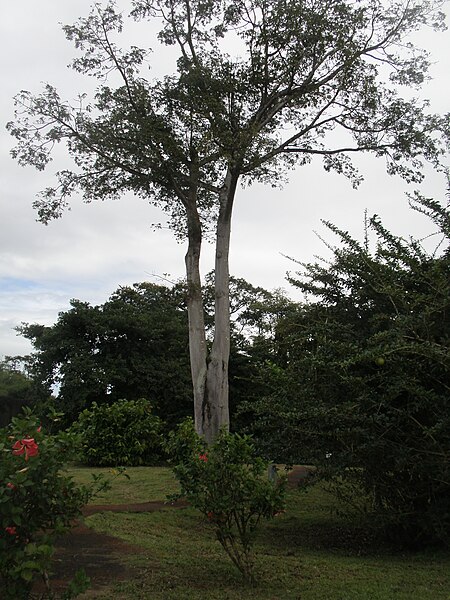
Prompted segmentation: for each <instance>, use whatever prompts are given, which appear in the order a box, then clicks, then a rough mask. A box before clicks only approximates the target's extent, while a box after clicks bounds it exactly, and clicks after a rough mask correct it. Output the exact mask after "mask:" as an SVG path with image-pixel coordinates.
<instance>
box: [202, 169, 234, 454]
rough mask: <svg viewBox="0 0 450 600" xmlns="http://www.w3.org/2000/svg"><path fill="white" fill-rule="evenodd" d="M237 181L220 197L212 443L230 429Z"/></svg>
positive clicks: (209, 395)
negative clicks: (232, 242) (232, 241)
mask: <svg viewBox="0 0 450 600" xmlns="http://www.w3.org/2000/svg"><path fill="white" fill-rule="evenodd" d="M236 184H237V177H236V176H235V175H233V173H232V171H231V170H228V172H227V175H226V178H225V183H224V185H223V187H222V189H221V191H220V195H219V202H220V206H219V216H218V220H217V231H216V256H215V270H214V275H215V277H214V293H215V307H214V326H215V327H214V340H213V344H212V348H211V353H210V356H209V360H208V372H207V377H206V409H207V410H206V411H205V413H204V430H203V435H204V437H205V439H206V441H207V442H208V443H211V442H213V441H214V439H215V438H216V437H217V435H218V433H219V431H220V429H222V428H225V429H228V428H229V425H230V412H229V404H228V363H229V358H230V285H229V280H230V268H229V253H230V235H231V216H232V209H233V202H234V196H235V193H236Z"/></svg>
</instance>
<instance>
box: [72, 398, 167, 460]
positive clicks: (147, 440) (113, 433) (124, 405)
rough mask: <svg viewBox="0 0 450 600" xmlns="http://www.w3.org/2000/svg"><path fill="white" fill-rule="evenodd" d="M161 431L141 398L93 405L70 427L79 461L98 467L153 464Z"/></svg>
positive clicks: (159, 453) (157, 458)
mask: <svg viewBox="0 0 450 600" xmlns="http://www.w3.org/2000/svg"><path fill="white" fill-rule="evenodd" d="M161 430H162V422H161V420H160V419H159V418H158V417H157V416H155V415H154V414H152V407H151V404H150V402H148V401H147V400H144V399H140V400H118V401H117V402H114V403H113V404H111V405H98V404H97V403H96V402H94V403H93V404H92V406H91V408H90V409H85V410H84V411H83V412H82V413H81V414H80V416H79V417H78V420H77V421H76V422H75V423H74V425H73V427H72V431H74V432H76V433H78V434H79V436H80V441H81V461H82V462H83V463H84V464H87V465H90V466H98V467H101V466H117V465H122V466H138V465H154V464H155V463H157V462H159V461H160V460H161V457H162V447H161V442H162V437H161Z"/></svg>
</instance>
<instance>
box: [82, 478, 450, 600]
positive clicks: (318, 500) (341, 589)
mask: <svg viewBox="0 0 450 600" xmlns="http://www.w3.org/2000/svg"><path fill="white" fill-rule="evenodd" d="M86 471H87V472H86ZM70 472H71V473H72V474H73V475H74V477H75V479H76V480H78V478H80V479H79V481H83V478H86V477H88V472H89V470H86V469H79V468H76V469H74V470H73V471H72V470H70ZM127 472H128V474H129V476H130V480H131V486H132V487H133V488H134V489H135V494H136V497H140V494H141V485H142V483H143V482H146V483H145V485H147V486H148V490H149V496H150V497H151V498H152V499H159V500H164V498H165V496H166V493H169V494H172V493H173V491H174V490H173V484H174V480H173V476H172V475H171V474H170V471H169V469H166V473H167V478H168V480H169V481H170V484H169V487H168V488H167V490H166V491H165V490H164V489H163V488H161V485H160V482H161V476H162V471H161V469H160V468H153V467H147V468H146V467H138V468H129V469H127ZM126 485H127V482H126V481H125V480H123V479H121V478H119V479H118V480H116V481H115V482H113V484H112V488H111V490H110V491H109V492H108V496H109V501H110V502H111V503H112V504H120V503H122V502H124V501H127V498H128V497H130V491H129V489H128V490H127V488H126ZM155 490H158V491H156V492H155ZM155 493H156V495H158V494H159V496H158V497H157V498H156V497H155ZM131 497H134V495H133V493H131ZM102 502H103V501H102ZM343 508H345V504H343V503H342V501H340V500H338V499H336V497H335V496H333V495H332V494H330V493H328V492H327V491H326V490H325V489H324V488H323V486H321V485H317V486H314V487H312V488H307V490H305V488H301V489H300V490H298V489H293V488H291V489H289V490H288V493H287V497H286V512H285V513H283V514H281V515H279V516H277V517H276V518H275V519H273V520H271V521H268V522H266V523H262V524H261V527H260V530H259V533H258V535H257V536H256V539H255V546H254V550H255V575H256V580H257V582H256V585H253V586H249V585H248V584H246V583H245V582H244V581H243V579H242V577H241V576H240V575H239V573H238V571H237V570H236V569H235V567H234V566H233V565H232V563H231V562H230V561H227V560H224V556H223V549H222V547H221V546H220V543H219V542H218V541H217V540H215V539H214V535H213V529H214V525H213V524H211V522H210V521H209V519H208V518H207V516H203V515H201V514H200V513H199V512H198V511H197V510H195V509H193V508H185V509H182V510H174V509H173V508H171V507H170V506H167V508H165V509H164V510H162V511H159V512H153V513H146V514H142V513H140V514H131V513H110V512H104V513H99V514H95V515H93V516H91V517H88V518H87V523H88V524H89V525H90V526H91V527H94V528H95V529H96V530H97V531H103V532H105V533H110V532H111V531H112V530H114V535H117V536H118V537H120V538H121V539H123V540H124V541H126V542H128V543H130V544H133V545H134V546H136V547H138V548H139V549H140V550H139V552H137V551H135V552H133V553H132V554H130V555H128V556H121V557H120V560H123V561H125V562H126V563H127V564H128V565H130V566H133V567H134V568H135V569H136V572H135V576H134V577H133V578H132V579H130V580H128V581H121V582H117V583H111V586H110V587H108V588H107V589H103V590H101V589H98V590H96V591H95V593H94V594H93V595H92V596H91V597H94V598H98V599H99V600H106V599H108V598H112V597H114V598H119V599H120V600H128V599H130V600H131V598H133V599H138V600H139V599H142V600H144V599H146V598H149V597H151V598H154V599H155V600H180V599H181V600H197V599H198V600H200V599H201V598H211V599H213V600H225V599H228V600H234V599H235V600H240V599H241V598H250V599H253V600H297V599H298V598H299V597H301V598H302V599H305V600H344V598H345V599H346V600H347V599H349V600H357V599H358V600H359V599H364V600H369V599H370V600H392V598H396V599H397V598H398V599H399V600H410V599H411V600H424V599H425V598H433V600H434V599H436V600H447V597H448V591H449V589H450V578H449V573H450V569H449V566H450V559H449V556H448V553H445V552H442V551H437V550H432V549H430V550H427V551H414V552H401V553H400V552H398V551H396V550H394V549H393V548H392V547H390V546H386V545H384V544H383V543H380V541H379V540H378V541H377V540H376V539H374V538H373V537H372V535H371V532H370V531H368V530H367V529H366V528H365V527H364V526H363V525H362V523H361V521H360V520H359V519H358V518H355V517H352V518H350V519H349V518H348V517H347V516H346V515H345V511H343Z"/></svg>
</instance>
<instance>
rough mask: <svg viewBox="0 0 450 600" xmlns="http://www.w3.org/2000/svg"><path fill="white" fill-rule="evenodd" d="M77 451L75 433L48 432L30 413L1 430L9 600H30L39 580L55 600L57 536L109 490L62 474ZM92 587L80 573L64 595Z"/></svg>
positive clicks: (0, 572)
mask: <svg viewBox="0 0 450 600" xmlns="http://www.w3.org/2000/svg"><path fill="white" fill-rule="evenodd" d="M75 452H76V438H75V436H74V435H73V434H69V433H62V432H60V433H58V434H57V435H49V434H47V433H46V432H45V431H43V430H42V428H41V427H40V426H39V421H38V420H37V419H36V418H35V417H34V416H33V415H32V413H31V412H30V411H27V412H25V416H23V417H15V418H13V420H12V423H11V425H10V426H9V427H8V429H1V430H0V586H1V589H2V590H3V593H4V594H5V595H2V598H4V599H5V600H22V599H28V598H29V592H30V589H31V586H32V584H33V581H34V580H35V579H36V578H38V577H42V578H44V581H45V582H46V584H47V593H48V597H53V596H52V594H51V589H50V584H49V583H48V581H49V580H48V575H49V569H50V561H51V557H52V554H53V545H54V541H55V538H56V536H58V535H60V534H61V533H63V532H65V531H68V530H69V529H70V527H71V526H72V524H73V520H74V518H76V517H78V516H79V515H80V514H81V508H82V506H83V505H84V504H85V503H86V502H87V501H88V500H89V498H90V497H92V496H93V494H94V493H96V492H97V491H99V490H101V489H104V488H105V485H106V484H105V483H104V482H102V478H95V479H94V481H93V482H92V483H91V484H89V485H82V486H78V485H76V484H75V483H74V482H73V480H72V478H71V477H69V476H67V475H63V474H62V473H61V469H62V468H63V466H64V465H65V463H66V462H67V461H68V460H70V459H73V457H74V455H75ZM88 583H89V582H88V580H86V578H85V576H83V574H82V573H80V574H78V575H77V577H76V578H75V580H74V581H73V582H72V583H71V584H70V585H69V587H68V589H67V591H66V593H65V595H64V597H65V598H71V597H74V596H75V595H76V594H77V593H78V592H81V591H84V590H85V589H86V587H87V585H88Z"/></svg>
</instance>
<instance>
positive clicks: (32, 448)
mask: <svg viewBox="0 0 450 600" xmlns="http://www.w3.org/2000/svg"><path fill="white" fill-rule="evenodd" d="M12 448H13V454H14V455H15V456H21V455H22V454H25V460H28V459H29V458H30V456H37V455H38V454H39V448H38V445H37V444H36V442H35V441H34V438H24V439H23V440H18V441H17V442H16V443H15V444H14V445H13V447H12Z"/></svg>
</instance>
